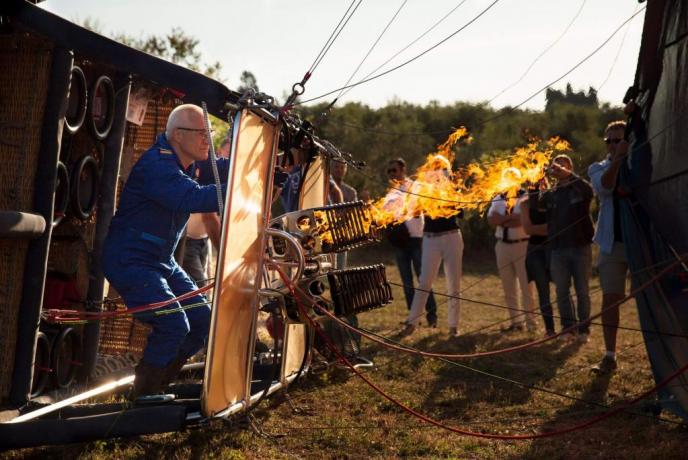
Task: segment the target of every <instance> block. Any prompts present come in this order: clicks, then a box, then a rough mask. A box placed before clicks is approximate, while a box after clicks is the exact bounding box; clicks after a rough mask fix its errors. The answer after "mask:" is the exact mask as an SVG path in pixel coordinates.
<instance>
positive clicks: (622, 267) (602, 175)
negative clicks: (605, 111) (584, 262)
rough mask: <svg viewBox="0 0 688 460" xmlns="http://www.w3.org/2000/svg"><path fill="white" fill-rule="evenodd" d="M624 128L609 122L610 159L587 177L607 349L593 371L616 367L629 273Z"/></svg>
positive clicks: (593, 167) (594, 167)
mask: <svg viewBox="0 0 688 460" xmlns="http://www.w3.org/2000/svg"><path fill="white" fill-rule="evenodd" d="M625 131H626V122H624V121H613V122H611V123H609V124H608V125H607V128H606V129H605V134H604V142H605V143H606V144H607V158H605V159H604V160H603V161H600V162H598V163H593V164H591V165H590V167H589V168H588V176H589V177H590V181H591V182H592V187H593V189H594V191H595V195H597V198H598V199H599V202H600V212H599V216H598V219H597V231H596V232H595V243H597V244H598V245H599V246H600V256H599V259H598V262H597V267H598V271H599V274H600V286H601V288H602V324H603V331H604V345H605V349H606V350H605V354H604V357H603V358H602V360H601V361H600V362H599V363H598V364H596V365H594V366H593V367H592V370H593V371H594V372H597V373H600V374H606V373H609V372H612V371H614V370H615V369H616V333H617V330H618V326H619V305H618V302H619V301H620V300H621V299H623V298H624V296H625V291H626V275H627V274H628V262H627V260H626V254H625V252H624V243H623V234H622V231H621V217H620V212H619V198H618V194H617V178H618V175H619V169H620V168H621V165H622V163H623V161H624V159H625V158H626V155H627V153H628V142H626V140H625V139H624V133H625Z"/></svg>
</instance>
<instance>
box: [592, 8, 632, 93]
mask: <svg viewBox="0 0 688 460" xmlns="http://www.w3.org/2000/svg"><path fill="white" fill-rule="evenodd" d="M639 5H640V3H638V4H636V6H635V9H636V10H637V9H638V6H639ZM629 30H631V24H630V23H628V25H627V26H626V30H625V31H624V34H623V37H622V38H621V43H620V44H619V48H618V49H617V50H616V55H615V56H614V59H613V60H612V65H611V66H610V67H609V72H607V77H606V78H605V79H604V81H603V82H602V83H600V85H599V86H598V87H597V93H598V94H599V92H600V91H601V90H602V88H604V85H606V84H607V82H608V81H609V77H611V76H612V72H614V67H616V62H617V61H618V60H619V55H620V54H621V50H622V49H623V46H624V43H625V42H626V37H627V36H628V31H629Z"/></svg>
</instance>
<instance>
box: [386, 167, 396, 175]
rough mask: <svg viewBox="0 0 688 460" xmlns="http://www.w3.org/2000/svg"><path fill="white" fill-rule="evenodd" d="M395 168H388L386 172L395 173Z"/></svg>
mask: <svg viewBox="0 0 688 460" xmlns="http://www.w3.org/2000/svg"><path fill="white" fill-rule="evenodd" d="M396 172H397V168H390V169H388V170H387V174H396Z"/></svg>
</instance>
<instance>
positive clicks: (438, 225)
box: [402, 215, 463, 337]
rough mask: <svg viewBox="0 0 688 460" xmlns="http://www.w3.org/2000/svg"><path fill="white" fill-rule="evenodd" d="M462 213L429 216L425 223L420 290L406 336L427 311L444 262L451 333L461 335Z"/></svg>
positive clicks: (410, 314) (408, 322)
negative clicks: (427, 305) (425, 309)
mask: <svg viewBox="0 0 688 460" xmlns="http://www.w3.org/2000/svg"><path fill="white" fill-rule="evenodd" d="M457 217H458V216H456V215H455V216H452V217H438V218H434V219H433V218H430V217H427V216H426V217H425V224H424V226H423V256H422V259H423V260H422V262H421V267H422V268H421V273H420V282H419V289H418V291H417V292H416V293H415V295H414V296H413V302H412V304H411V311H409V315H408V318H407V319H406V328H405V329H404V330H403V331H402V335H403V336H406V335H410V334H412V333H413V332H414V331H415V329H416V327H417V325H418V322H419V321H420V317H421V316H422V314H423V308H424V307H425V303H426V302H427V300H428V293H429V292H430V290H431V289H432V283H433V282H434V281H435V279H436V278H437V275H438V273H439V270H440V264H441V263H442V261H444V274H445V277H446V281H447V294H448V295H450V296H452V297H449V309H448V315H447V316H448V319H447V322H448V324H449V335H450V336H451V337H454V336H457V335H458V325H459V308H460V304H459V299H458V296H459V291H460V289H461V268H462V267H461V263H462V259H463V238H462V237H461V230H460V229H459V224H458V223H457Z"/></svg>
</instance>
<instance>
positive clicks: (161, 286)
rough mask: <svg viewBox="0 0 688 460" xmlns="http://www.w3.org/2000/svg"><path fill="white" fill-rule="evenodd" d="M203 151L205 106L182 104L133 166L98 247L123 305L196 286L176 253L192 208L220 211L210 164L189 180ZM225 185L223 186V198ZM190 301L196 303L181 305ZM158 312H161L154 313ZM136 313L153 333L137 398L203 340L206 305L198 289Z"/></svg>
mask: <svg viewBox="0 0 688 460" xmlns="http://www.w3.org/2000/svg"><path fill="white" fill-rule="evenodd" d="M208 150H209V144H208V139H207V133H206V124H205V121H204V117H203V111H202V110H201V108H200V107H198V106H195V105H191V104H185V105H181V106H179V107H177V108H175V109H174V110H173V111H172V113H171V114H170V117H169V119H168V121H167V128H166V130H165V134H163V135H161V136H160V137H159V138H158V140H157V142H156V144H155V145H153V146H152V147H151V148H150V149H149V150H148V151H146V152H145V153H144V154H143V155H142V156H141V158H140V159H139V161H138V162H137V163H136V165H135V166H134V168H133V169H132V171H131V173H130V175H129V178H128V180H127V183H126V185H125V186H124V190H123V191H122V195H121V198H120V202H119V209H118V210H117V213H116V215H115V216H114V217H113V219H112V222H111V224H110V230H109V233H108V236H107V238H106V240H105V247H104V250H103V260H104V264H103V271H104V273H105V276H106V277H107V279H108V280H109V282H110V283H111V284H112V286H113V287H114V288H115V289H116V290H117V292H118V293H119V294H120V295H121V296H122V299H123V300H124V303H125V304H126V306H127V308H133V307H137V306H141V305H148V304H150V303H154V302H161V301H167V300H170V299H172V298H174V297H178V296H180V295H182V294H186V293H188V292H192V291H195V290H196V289H198V288H197V286H196V284H195V283H194V282H193V281H192V280H191V278H190V277H189V276H188V275H187V274H186V272H184V270H182V269H181V267H180V266H179V265H178V264H177V262H176V261H175V260H174V258H173V253H174V250H175V248H176V247H177V243H178V242H179V239H180V237H181V235H182V233H183V231H184V228H185V227H186V224H187V221H188V219H189V214H190V213H197V212H203V213H207V212H217V210H218V202H217V188H216V186H215V185H214V183H213V182H214V181H213V177H212V173H210V170H209V168H207V167H201V170H200V175H199V181H198V182H196V181H195V180H194V179H193V177H195V172H196V168H198V167H199V165H197V164H196V162H202V161H203V160H206V159H207V158H208ZM207 163H208V162H205V164H206V165H207ZM217 163H218V169H219V172H220V177H222V178H223V181H226V178H227V175H228V167H229V162H228V160H226V159H222V158H220V159H218V160H217ZM204 184H211V185H204ZM225 187H226V184H223V186H222V188H223V193H222V195H223V196H224V195H225V193H224V189H225ZM192 304H193V305H194V307H193V308H189V309H186V310H184V309H182V307H184V306H185V305H192ZM198 304H200V305H198ZM175 308H176V309H177V310H176V311H174V312H172V313H168V312H167V311H169V310H171V309H175ZM160 311H165V313H164V314H156V312H160ZM136 318H137V319H138V320H140V321H142V322H144V323H146V324H148V325H150V326H151V327H152V328H153V331H152V332H151V333H150V335H149V336H148V344H147V346H146V349H145V350H144V353H143V358H142V359H141V361H140V362H139V364H138V365H137V366H136V379H135V382H134V391H133V397H134V398H136V397H139V396H144V395H152V394H155V393H159V392H160V391H162V390H163V389H164V388H165V386H166V385H167V384H168V383H169V382H170V381H172V379H174V378H175V377H176V375H177V374H178V373H179V371H180V370H181V368H182V366H183V365H184V363H185V362H186V361H187V359H188V358H190V357H191V356H193V355H194V354H195V353H196V352H198V351H199V350H201V349H202V348H203V347H204V346H205V341H206V339H207V336H208V330H209V325H210V307H209V306H208V305H207V300H206V298H205V297H204V296H203V295H197V296H194V297H191V298H189V299H186V300H184V301H182V302H174V303H171V304H169V305H167V306H165V307H161V308H160V309H159V310H153V311H147V312H144V313H139V314H136Z"/></svg>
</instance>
